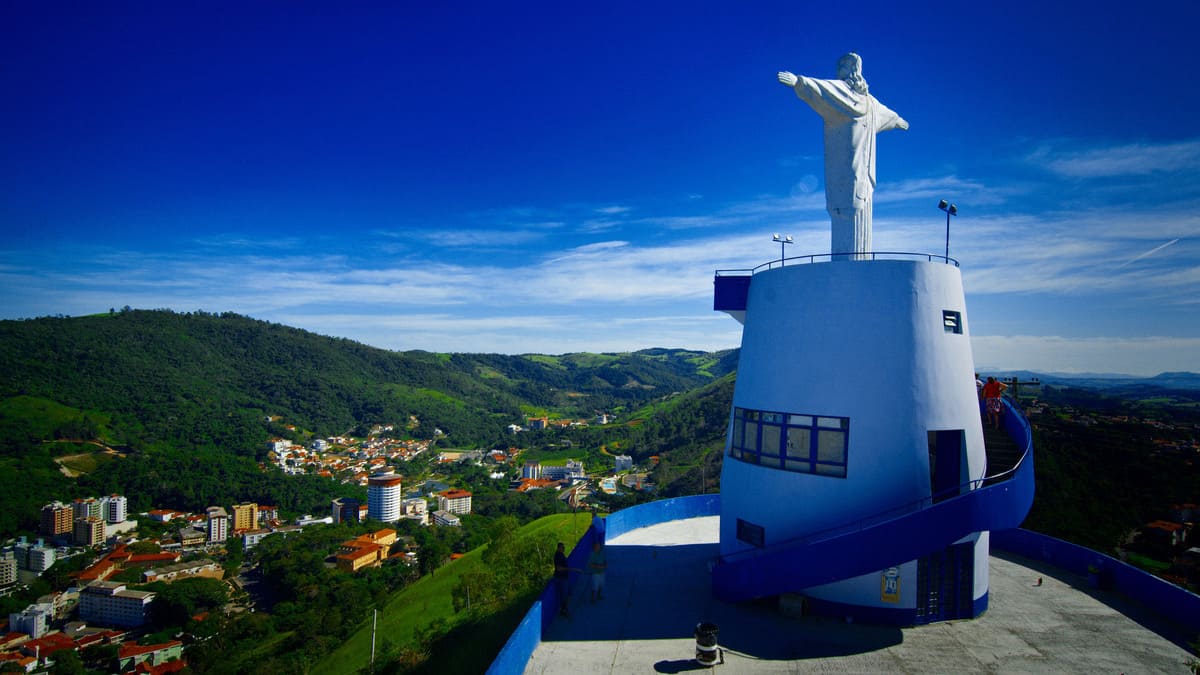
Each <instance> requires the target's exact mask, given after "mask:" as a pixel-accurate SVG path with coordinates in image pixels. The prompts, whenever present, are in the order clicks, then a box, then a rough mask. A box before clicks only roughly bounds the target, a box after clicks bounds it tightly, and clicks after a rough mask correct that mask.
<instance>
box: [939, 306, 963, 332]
mask: <svg viewBox="0 0 1200 675" xmlns="http://www.w3.org/2000/svg"><path fill="white" fill-rule="evenodd" d="M942 326H943V327H945V329H946V332H947V333H956V334H958V335H962V312H955V311H954V310H950V309H943V310H942Z"/></svg>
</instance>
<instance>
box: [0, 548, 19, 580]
mask: <svg viewBox="0 0 1200 675" xmlns="http://www.w3.org/2000/svg"><path fill="white" fill-rule="evenodd" d="M15 583H17V559H16V558H15V557H13V554H12V553H11V552H9V553H5V554H4V557H3V558H0V588H2V587H4V586H8V585H9V584H15Z"/></svg>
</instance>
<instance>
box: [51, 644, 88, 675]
mask: <svg viewBox="0 0 1200 675" xmlns="http://www.w3.org/2000/svg"><path fill="white" fill-rule="evenodd" d="M53 659H54V667H53V668H51V669H50V672H51V673H54V675H86V673H87V669H86V668H84V667H83V659H82V658H80V657H79V654H78V653H77V652H76V651H75V650H74V649H60V650H58V651H56V652H54V655H53Z"/></svg>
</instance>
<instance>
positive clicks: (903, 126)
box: [896, 117, 908, 131]
mask: <svg viewBox="0 0 1200 675" xmlns="http://www.w3.org/2000/svg"><path fill="white" fill-rule="evenodd" d="M896 128H897V129H899V130H900V131H908V120H906V119H904V118H903V117H901V118H900V121H898V122H896Z"/></svg>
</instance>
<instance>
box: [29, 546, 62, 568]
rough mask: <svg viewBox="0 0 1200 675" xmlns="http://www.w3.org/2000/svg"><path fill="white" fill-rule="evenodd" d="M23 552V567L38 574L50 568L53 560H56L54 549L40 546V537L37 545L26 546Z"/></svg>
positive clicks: (56, 555)
mask: <svg viewBox="0 0 1200 675" xmlns="http://www.w3.org/2000/svg"><path fill="white" fill-rule="evenodd" d="M25 554H26V556H27V557H26V559H25V561H26V562H25V569H27V570H30V571H32V572H37V573H38V574H41V573H42V572H45V571H46V570H48V569H50V566H51V565H53V564H54V561H55V560H58V554H57V553H55V552H54V549H52V548H47V547H45V546H42V542H41V540H40V539H39V540H38V544H37V546H31V547H29V548H27V549H26V551H25Z"/></svg>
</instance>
